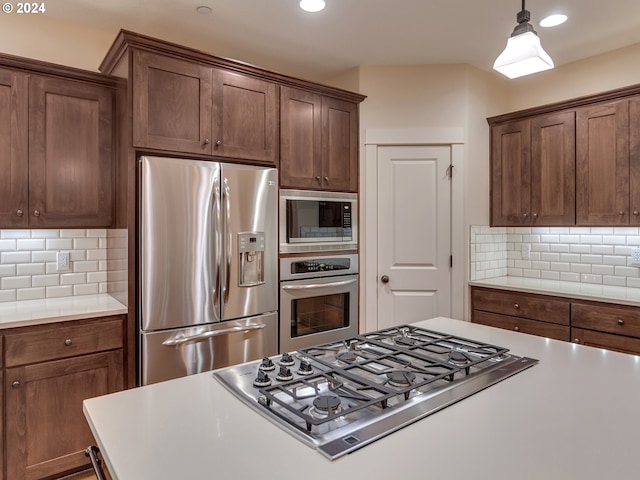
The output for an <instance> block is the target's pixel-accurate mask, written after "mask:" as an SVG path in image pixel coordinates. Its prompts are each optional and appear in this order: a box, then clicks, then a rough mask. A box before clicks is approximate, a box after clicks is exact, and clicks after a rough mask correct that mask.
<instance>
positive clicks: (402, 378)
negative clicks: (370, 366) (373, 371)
mask: <svg viewBox="0 0 640 480" xmlns="http://www.w3.org/2000/svg"><path fill="white" fill-rule="evenodd" d="M387 377H388V378H389V380H388V382H389V385H392V386H394V387H398V388H404V387H408V386H409V385H411V384H412V383H413V381H414V380H415V378H416V375H415V373H411V372H409V371H406V370H395V371H393V372H389V373H387Z"/></svg>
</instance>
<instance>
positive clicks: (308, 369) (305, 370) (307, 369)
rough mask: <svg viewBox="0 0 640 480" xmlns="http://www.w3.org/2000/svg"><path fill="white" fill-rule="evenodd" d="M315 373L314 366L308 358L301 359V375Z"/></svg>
mask: <svg viewBox="0 0 640 480" xmlns="http://www.w3.org/2000/svg"><path fill="white" fill-rule="evenodd" d="M312 373H313V367H312V366H311V364H310V363H309V362H308V361H306V360H301V361H300V368H298V374H299V375H311V374H312Z"/></svg>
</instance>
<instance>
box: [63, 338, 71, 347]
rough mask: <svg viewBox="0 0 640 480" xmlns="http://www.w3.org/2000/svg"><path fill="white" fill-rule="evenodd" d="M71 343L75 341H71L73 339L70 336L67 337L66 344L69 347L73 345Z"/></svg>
mask: <svg viewBox="0 0 640 480" xmlns="http://www.w3.org/2000/svg"><path fill="white" fill-rule="evenodd" d="M71 343H73V342H71V339H70V338H67V339H66V340H65V341H64V344H65V345H66V346H67V347H69V346H71Z"/></svg>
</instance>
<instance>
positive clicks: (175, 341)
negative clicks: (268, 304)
mask: <svg viewBox="0 0 640 480" xmlns="http://www.w3.org/2000/svg"><path fill="white" fill-rule="evenodd" d="M265 327H266V325H265V324H263V323H262V324H250V325H245V326H242V327H240V326H235V327H229V328H225V329H223V330H212V331H209V332H204V333H199V334H197V335H191V336H188V337H179V338H170V339H168V340H165V341H164V342H162V345H164V346H165V347H175V346H178V345H184V344H185V343H196V342H204V341H206V340H209V339H210V338H213V337H219V336H222V335H229V334H231V333H245V332H250V331H252V330H262V329H263V328H265Z"/></svg>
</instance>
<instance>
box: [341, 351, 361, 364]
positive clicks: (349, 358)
mask: <svg viewBox="0 0 640 480" xmlns="http://www.w3.org/2000/svg"><path fill="white" fill-rule="evenodd" d="M337 358H338V360H340V361H341V362H345V363H353V362H355V361H356V360H358V355H356V354H355V353H353V352H344V353H341V354H339V355H338V357H337Z"/></svg>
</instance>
